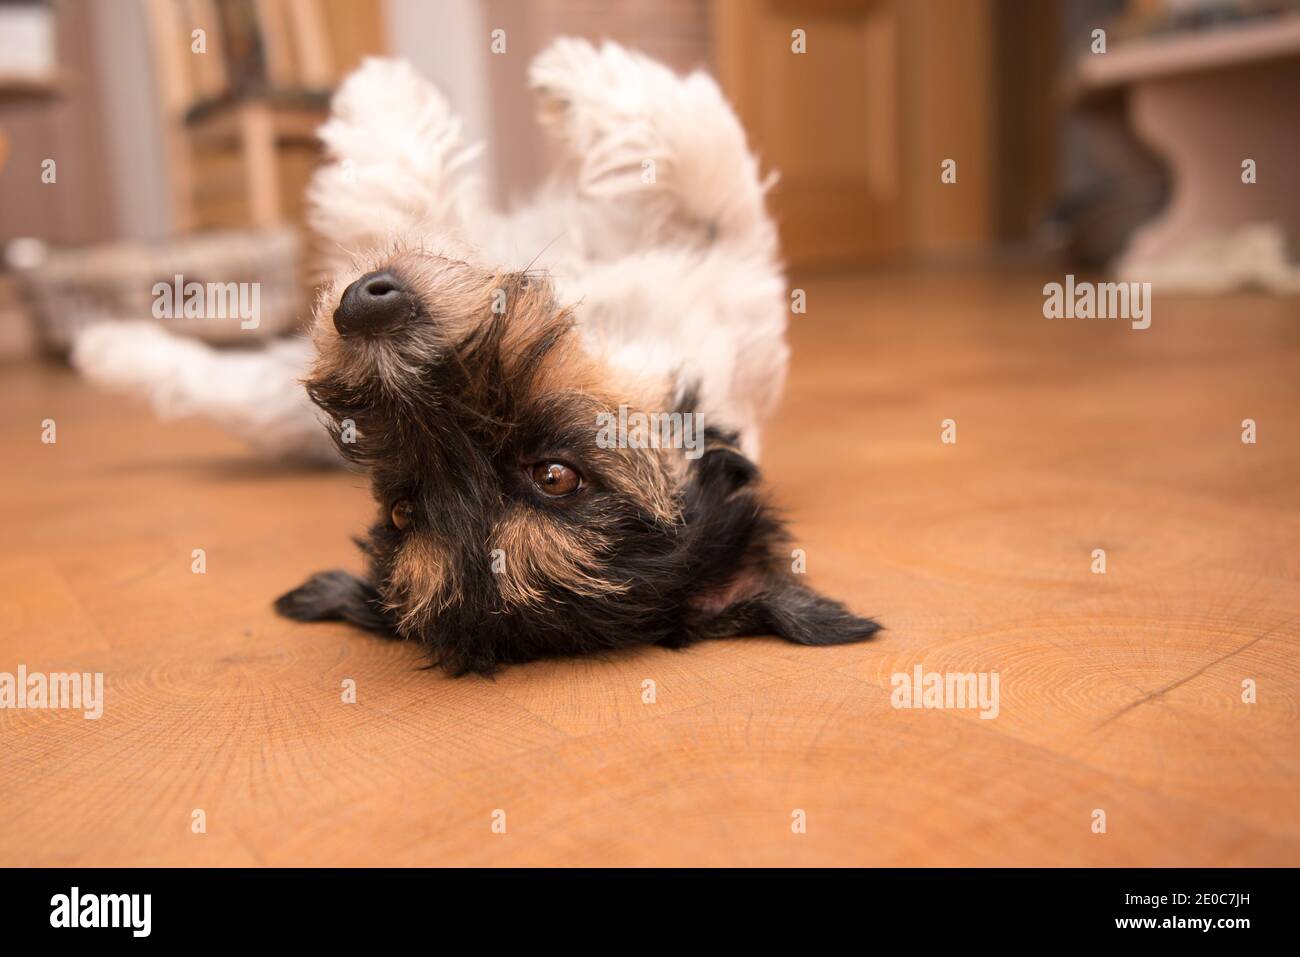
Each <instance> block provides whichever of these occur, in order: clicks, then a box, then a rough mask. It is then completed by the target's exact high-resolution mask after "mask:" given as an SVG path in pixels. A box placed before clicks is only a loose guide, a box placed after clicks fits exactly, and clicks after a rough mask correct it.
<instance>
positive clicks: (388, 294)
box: [334, 272, 416, 337]
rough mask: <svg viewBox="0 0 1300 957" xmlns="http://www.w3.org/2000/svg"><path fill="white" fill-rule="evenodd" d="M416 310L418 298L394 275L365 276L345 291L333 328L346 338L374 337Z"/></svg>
mask: <svg viewBox="0 0 1300 957" xmlns="http://www.w3.org/2000/svg"><path fill="white" fill-rule="evenodd" d="M415 311H416V303H415V297H414V296H413V295H411V293H410V291H409V290H407V288H406V286H404V285H402V281H401V280H400V279H398V278H397V277H396V276H394V275H393V274H392V273H391V272H371V273H366V274H365V275H364V276H362V277H361V278H360V279H358V280H357V281H356V282H354V283H352V285H350V286H348V288H347V289H344V290H343V298H342V299H340V300H339V307H338V308H337V309H335V310H334V328H335V329H337V330H338V333H339V335H341V336H344V337H348V336H368V335H374V334H375V333H377V332H384V331H385V330H389V329H393V328H395V327H396V326H398V325H400V324H401V323H403V322H405V321H406V320H407V319H410V318H411V317H412V316H414V315H415Z"/></svg>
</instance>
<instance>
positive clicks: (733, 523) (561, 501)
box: [278, 250, 877, 673]
mask: <svg viewBox="0 0 1300 957" xmlns="http://www.w3.org/2000/svg"><path fill="white" fill-rule="evenodd" d="M316 341H317V347H318V352H319V358H318V361H317V364H316V367H315V369H314V370H313V372H312V374H311V377H310V378H309V380H308V382H307V389H308V392H309V394H310V395H311V397H312V399H313V400H314V401H315V402H316V403H317V404H318V405H319V406H320V407H321V409H323V410H324V411H325V413H326V414H327V416H328V420H329V427H330V429H331V431H332V433H333V436H334V439H335V442H336V443H337V445H338V447H339V450H340V451H341V452H342V453H343V455H344V456H345V457H347V458H348V459H349V460H351V461H352V462H353V463H355V464H357V465H358V466H360V467H362V468H363V469H364V470H365V471H367V472H368V473H369V476H370V478H371V481H372V484H373V490H374V495H375V498H376V500H377V501H378V504H379V514H378V518H377V520H376V521H375V523H374V525H373V526H372V527H371V529H370V533H369V536H368V537H367V538H366V539H365V540H364V541H363V542H362V543H361V544H362V547H363V549H364V551H365V552H366V554H367V555H368V557H369V566H370V567H369V575H368V578H367V579H364V580H363V579H358V578H354V577H353V576H350V575H347V574H346V573H343V572H326V573H322V574H320V575H317V576H315V577H314V578H312V579H311V580H309V581H308V582H307V583H306V584H304V585H303V586H301V587H300V588H298V589H296V590H295V591H293V592H290V593H289V594H287V595H285V596H284V597H283V598H281V599H280V602H279V603H278V607H279V608H280V610H281V611H282V612H283V613H285V614H287V615H289V616H291V617H295V618H300V619H322V618H345V619H348V620H350V621H353V622H356V623H358V624H362V625H365V626H367V627H370V628H373V629H376V630H382V631H389V632H393V633H396V634H398V635H401V636H403V637H414V638H418V639H419V640H421V641H422V642H423V643H424V644H425V645H426V646H427V647H428V648H429V650H430V652H431V653H432V655H433V657H434V659H435V660H436V661H437V662H438V663H440V664H441V665H443V666H444V667H446V668H447V669H449V670H451V671H453V672H456V673H464V672H490V671H492V670H493V669H494V668H495V667H496V666H498V665H500V664H504V663H509V662H521V661H527V660H530V659H534V658H538V657H542V656H547V655H557V654H573V653H582V652H592V651H598V650H601V649H610V648H616V647H620V646H623V645H628V644H633V643H639V642H658V643H661V644H666V645H673V646H678V645H683V644H686V643H688V642H689V641H691V640H694V639H698V638H704V637H719V636H727V635H739V634H761V633H773V634H778V635H780V636H782V637H784V638H787V639H790V640H792V641H797V642H800V643H804V644H837V643H841V642H845V641H853V640H857V639H860V638H864V637H866V636H868V635H870V634H871V633H873V632H874V631H875V630H876V629H877V625H876V624H875V623H874V622H872V621H870V620H869V619H863V618H857V617H854V616H853V615H851V614H849V613H848V612H847V611H845V610H844V608H843V607H842V606H840V605H839V604H838V603H836V602H834V601H831V600H830V599H827V598H824V597H822V596H820V595H818V594H816V593H815V592H813V591H811V590H809V589H808V588H807V587H806V586H804V585H802V584H801V583H800V582H799V581H798V579H797V576H795V575H794V574H792V573H791V571H790V551H789V549H788V548H784V547H783V543H784V538H783V535H782V530H781V525H780V522H779V521H778V520H777V518H776V517H774V515H773V513H772V511H771V510H770V509H769V508H768V507H767V506H766V505H765V504H764V502H763V499H762V496H761V494H760V489H759V476H758V471H757V469H756V468H755V466H754V465H753V464H752V463H751V462H750V461H749V460H747V459H746V458H745V457H744V456H743V455H742V454H741V453H740V452H739V451H738V449H737V448H736V445H735V442H734V436H731V435H729V434H727V433H726V432H725V431H718V430H715V429H713V428H711V427H709V426H710V425H711V423H700V422H699V420H698V417H697V416H696V415H695V412H696V410H695V409H694V408H693V407H692V400H691V398H690V390H689V388H685V389H684V388H683V387H682V384H680V383H674V382H665V381H642V380H638V379H637V378H635V377H634V376H628V375H625V374H620V373H618V372H616V371H615V369H614V367H613V366H611V365H610V364H608V363H606V362H604V361H602V359H601V358H600V357H599V356H598V355H596V354H595V353H593V352H592V351H591V350H590V349H589V348H588V347H587V346H586V345H584V343H583V341H582V339H581V337H580V336H579V335H578V333H577V331H576V330H575V329H574V326H573V319H572V315H571V313H570V312H569V311H568V310H567V309H566V308H565V307H564V306H563V304H561V303H559V302H557V301H556V297H555V293H554V291H553V288H552V286H551V284H550V283H549V282H548V281H547V280H546V279H545V278H541V277H538V276H535V275H531V274H526V273H504V272H492V271H490V270H488V269H485V268H483V267H480V266H477V265H474V264H471V263H469V262H465V261H460V260H458V259H456V258H454V257H451V256H445V255H433V254H429V253H425V252H422V251H411V250H398V251H390V252H388V253H385V254H383V255H380V256H377V257H375V258H373V259H372V260H370V261H368V262H366V263H364V264H362V265H361V266H359V267H358V268H357V269H356V270H355V271H352V272H348V273H347V274H345V275H344V276H343V277H341V278H340V279H339V280H338V281H337V282H336V283H335V284H334V286H333V287H332V288H331V289H329V290H327V291H326V292H325V293H324V294H323V295H322V297H321V300H320V303H319V305H318V312H317V319H316ZM687 385H689V384H687ZM683 396H685V398H683Z"/></svg>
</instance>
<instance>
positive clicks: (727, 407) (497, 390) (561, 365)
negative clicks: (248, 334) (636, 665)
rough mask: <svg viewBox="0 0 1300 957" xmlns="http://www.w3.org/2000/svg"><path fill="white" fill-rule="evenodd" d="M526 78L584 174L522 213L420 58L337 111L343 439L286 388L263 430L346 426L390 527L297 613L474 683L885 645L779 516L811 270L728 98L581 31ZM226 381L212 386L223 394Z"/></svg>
mask: <svg viewBox="0 0 1300 957" xmlns="http://www.w3.org/2000/svg"><path fill="white" fill-rule="evenodd" d="M529 78H530V82H531V85H532V87H533V88H534V90H536V91H537V93H538V94H539V95H540V99H541V103H542V110H541V118H542V122H543V123H544V124H546V125H547V126H548V127H550V128H551V130H552V131H553V132H554V133H555V134H556V135H557V136H558V137H559V140H560V141H561V142H562V143H563V144H564V146H565V150H566V154H567V158H566V162H565V168H564V169H563V170H562V171H561V172H560V174H559V175H558V176H557V177H555V178H554V179H553V180H552V181H551V182H550V183H549V184H548V185H547V186H546V187H544V188H543V190H542V191H541V193H540V194H539V195H538V196H537V198H536V199H534V200H533V201H532V202H531V203H530V204H529V205H527V206H526V207H524V208H522V209H519V210H516V211H514V212H512V213H510V214H502V213H498V212H495V211H492V210H490V209H488V208H486V206H485V205H484V204H483V203H482V202H481V201H480V200H479V198H478V190H477V188H476V185H475V180H474V177H473V174H472V166H473V160H474V158H475V150H473V149H472V148H466V147H464V146H463V145H462V140H461V136H460V123H459V121H458V120H457V119H456V118H455V117H454V116H453V115H452V113H451V111H450V109H449V107H448V104H447V102H446V100H445V99H444V98H443V97H442V96H441V95H440V93H439V92H438V91H437V90H436V89H435V88H434V87H433V86H432V85H430V84H429V83H427V82H426V81H424V80H423V79H422V78H420V77H419V76H418V75H417V74H416V72H415V71H414V70H413V69H412V68H411V67H410V66H409V65H407V64H405V63H403V62H400V61H392V60H382V59H370V60H367V61H366V62H365V63H364V64H363V65H362V66H361V67H360V68H359V70H358V71H357V72H355V73H354V74H353V75H351V76H350V77H349V78H348V79H347V80H346V81H345V82H344V84H343V85H342V86H341V87H340V89H339V91H338V92H337V94H336V95H335V98H334V101H333V103H332V114H331V118H330V119H329V121H328V122H327V123H326V124H325V125H324V126H323V127H322V129H321V131H320V135H321V139H322V141H323V142H324V144H325V148H326V154H327V162H326V164H325V165H324V166H323V167H322V168H321V169H320V170H319V171H318V172H317V173H316V174H315V176H314V178H313V181H312V183H311V185H310V187H309V191H308V201H309V222H310V225H311V227H312V229H313V231H314V232H315V234H316V235H317V236H319V237H321V239H322V241H323V242H325V243H326V249H325V257H326V266H327V270H328V275H329V277H330V279H329V281H328V282H327V283H326V284H325V285H324V286H323V289H322V292H321V294H320V296H319V298H318V301H317V304H316V308H315V314H314V324H313V333H312V346H311V350H310V351H311V356H312V358H311V359H310V368H309V371H308V372H307V375H306V378H305V385H306V389H305V393H306V397H308V398H309V399H310V401H311V402H312V403H313V404H314V405H315V406H316V407H317V408H318V409H319V410H321V412H322V413H323V420H324V425H325V428H324V429H320V428H319V426H313V427H312V428H306V427H303V428H302V429H301V430H299V429H298V426H297V425H296V424H295V423H298V422H300V421H305V420H306V416H305V415H304V413H303V407H302V403H303V402H304V401H305V400H304V399H303V398H301V393H297V396H295V397H294V398H290V397H289V396H288V395H287V394H285V395H280V396H278V397H276V398H274V399H270V398H268V397H267V395H266V390H267V389H268V388H270V387H269V386H266V385H264V386H263V396H262V401H261V405H260V408H261V410H262V414H263V416H264V417H269V418H270V419H271V420H273V421H272V422H271V423H270V424H268V425H266V426H264V427H259V431H262V432H263V433H265V434H274V435H275V443H276V444H277V445H280V446H288V447H291V448H294V449H297V450H299V451H301V452H303V453H304V454H307V455H309V456H310V455H317V454H322V453H321V452H320V446H319V443H320V438H319V436H322V435H324V436H328V438H329V439H330V440H331V442H332V445H333V449H334V450H335V452H336V453H337V455H339V456H341V457H342V458H343V459H344V460H345V461H346V462H348V463H350V464H351V465H352V466H354V467H357V468H359V469H361V470H362V471H364V472H365V473H366V474H367V475H368V476H369V479H370V481H371V485H372V489H373V492H374V497H375V500H376V502H377V505H378V514H377V517H376V519H375V521H374V522H373V524H372V525H371V527H370V530H369V532H368V534H367V535H366V537H365V538H364V539H360V540H359V544H360V545H361V548H362V550H363V552H364V553H365V556H366V559H367V564H368V571H367V573H366V574H365V575H364V576H356V575H353V574H350V573H348V572H344V571H339V570H333V571H324V572H321V573H318V574H316V575H314V576H312V577H311V578H309V579H308V580H307V581H306V582H305V583H303V584H302V585H300V586H299V587H298V588H296V589H294V590H293V591H290V592H289V593H287V594H285V595H283V596H282V597H281V598H280V599H279V600H278V601H277V602H276V608H277V609H278V610H279V612H280V613H281V614H283V615H285V616H287V617H289V618H293V619H297V620H301V621H318V620H326V619H342V620H345V621H348V622H351V623H353V624H355V625H358V626H361V627H363V628H366V629H369V630H372V631H375V632H379V633H382V634H387V635H393V636H397V637H402V638H408V639H415V640H418V641H419V642H421V643H422V644H423V646H424V647H425V648H427V650H428V652H429V654H430V657H431V660H432V661H433V663H435V664H436V665H438V666H440V667H442V668H444V669H445V670H447V671H448V672H450V673H452V674H456V675H463V674H469V673H478V674H490V673H492V672H493V671H495V670H497V669H498V668H500V667H502V666H504V665H510V664H518V663H522V662H527V661H531V660H534V659H538V658H542V657H548V656H558V655H578V654H589V653H595V652H602V651H608V650H611V649H617V648H621V647H624V646H628V645H634V644H642V643H655V644H659V645H664V646H668V647H674V648H678V647H682V646H685V645H687V644H690V643H692V642H695V641H698V640H702V639H707V638H717V637H726V636H740V635H757V634H775V635H778V636H780V637H782V638H785V639H788V640H790V641H793V642H797V643H800V644H806V645H832V644H841V643H845V642H852V641H858V640H861V639H865V638H867V637H869V636H871V635H872V634H874V633H875V632H876V631H877V630H878V628H879V627H880V626H879V625H878V624H877V623H876V622H874V621H872V620H871V619H868V618H862V617H858V616H856V615H854V614H852V613H850V612H849V611H848V610H846V608H845V607H844V606H843V605H841V604H840V603H838V602H836V601H834V600H832V599H830V598H828V597H825V596H823V595H821V594H818V593H817V592H815V591H813V590H812V589H810V588H809V587H808V586H807V585H805V584H804V583H803V582H802V581H801V580H800V576H798V575H796V574H794V573H793V572H792V571H791V567H790V566H791V563H790V555H791V552H790V549H789V545H788V541H787V538H786V535H785V532H784V530H783V525H782V522H781V520H780V518H779V516H778V515H777V514H776V513H775V512H774V511H773V509H772V508H771V507H770V506H769V505H768V504H767V502H766V500H765V496H764V491H763V485H762V481H761V478H760V473H759V470H758V467H757V464H756V463H757V461H758V459H759V455H760V450H761V445H760V443H761V429H762V425H763V423H764V421H765V420H766V418H767V417H768V416H769V414H770V413H771V412H772V410H773V408H774V406H775V404H776V402H777V400H778V398H779V395H780V391H781V388H782V385H783V380H784V376H785V370H786V365H787V362H788V354H789V353H788V348H787V346H786V343H785V323H786V300H785V288H786V287H785V278H784V275H783V271H782V266H781V263H780V260H779V256H778V244H777V235H776V229H775V226H774V224H773V222H772V220H771V218H770V217H769V215H768V213H767V210H766V206H765V193H766V191H767V188H768V186H769V185H770V180H764V179H763V178H762V177H761V176H760V173H759V167H758V163H757V161H756V160H755V158H754V157H753V155H752V154H751V153H750V151H749V149H748V147H747V144H746V140H745V135H744V132H743V130H742V128H741V126H740V123H739V122H738V120H737V118H736V117H735V115H734V114H733V112H732V111H731V109H730V107H729V106H728V104H727V102H726V100H725V98H724V97H723V95H722V93H721V92H720V90H719V89H718V87H717V85H716V83H715V82H714V81H713V80H712V79H711V78H710V77H709V76H708V75H707V74H705V73H702V72H696V73H692V74H690V75H688V76H685V77H682V76H679V75H677V74H675V73H673V72H672V71H671V70H669V69H668V68H667V67H665V66H663V65H661V64H659V63H657V62H655V61H653V60H651V59H649V58H646V57H644V56H642V55H639V54H637V53H633V52H630V51H628V50H625V49H623V48H622V47H619V46H617V45H615V44H612V43H605V44H603V45H601V46H599V47H596V46H593V45H591V44H589V43H587V42H585V41H580V40H572V39H562V40H559V41H556V42H555V43H553V44H552V45H551V46H550V47H548V48H547V49H546V50H544V51H543V52H542V53H541V54H540V55H539V56H538V57H537V59H536V60H534V62H533V64H532V66H531V70H530V73H529ZM150 335H151V336H158V335H162V334H161V333H151V334H150ZM112 343H113V339H112V337H111V336H107V335H105V336H103V337H102V338H100V339H98V340H96V339H95V337H94V336H91V337H90V338H89V339H88V340H87V342H85V343H81V344H79V346H78V352H79V358H78V362H79V364H80V365H81V366H82V367H83V368H85V369H87V370H88V371H91V372H92V374H93V373H94V370H96V369H99V370H101V374H100V377H101V378H106V377H108V373H107V372H103V371H102V370H104V368H105V366H113V365H114V362H113V361H111V360H112V359H113V356H114V355H115V356H116V361H117V363H118V364H122V363H126V364H127V365H129V364H130V360H128V359H126V358H124V355H123V353H124V352H125V351H126V347H125V346H124V345H122V344H121V342H120V341H119V343H118V345H117V346H114V345H113V344H112ZM192 346H194V344H193V343H187V344H185V347H186V348H189V347H192ZM150 347H151V348H171V346H170V345H168V346H164V345H163V344H162V340H160V339H156V338H154V339H153V340H152V342H151V345H150ZM135 348H139V344H138V343H137V344H136V346H135ZM194 348H196V349H199V350H203V352H204V353H205V356H204V361H209V362H211V361H214V360H213V359H212V358H211V355H210V350H205V349H204V348H203V347H194ZM115 350H116V351H115ZM189 361H192V362H198V361H200V359H199V356H198V353H197V352H196V353H194V355H192V356H191V357H190V360H189ZM278 361H280V362H281V363H282V366H284V367H287V366H292V365H294V364H295V363H296V362H300V361H303V357H301V356H297V357H295V356H293V355H282V356H280V357H279V360H278ZM154 364H155V365H157V364H158V363H157V362H155V363H154ZM163 364H166V363H163ZM283 371H284V369H283V368H280V369H279V371H277V372H276V373H275V375H282V373H283ZM124 377H125V378H129V377H130V376H129V374H128V375H126V376H123V375H122V374H118V378H119V379H122V378H124ZM137 378H139V377H137ZM202 378H203V377H202V376H190V377H189V379H188V381H189V382H190V383H191V387H192V388H193V389H199V390H201V389H211V388H221V387H220V386H211V385H208V384H204V385H201V386H200V385H196V384H195V383H197V382H198V380H200V379H202ZM218 378H219V377H218ZM153 381H154V382H155V383H156V379H154V380H153ZM261 381H262V382H263V383H266V382H268V381H269V379H268V378H267V377H263V378H262V379H261ZM154 391H155V394H156V395H157V394H158V389H157V387H156V385H155V386H154ZM180 391H183V390H178V389H177V388H176V387H175V384H174V383H173V387H172V390H171V392H170V393H169V394H170V395H171V396H172V397H173V399H174V398H175V397H176V396H177V395H178V394H179V392H180ZM185 395H186V396H187V401H188V403H189V408H191V409H193V408H198V409H200V410H202V409H205V408H210V407H212V406H213V405H214V404H215V400H213V399H211V398H210V397H208V396H204V395H201V394H200V395H190V394H189V393H185ZM226 398H227V399H229V401H231V402H238V401H239V399H238V398H237V397H233V396H227V397H226ZM267 409H272V410H274V411H273V412H267V411H266V410H267ZM658 422H664V423H667V424H668V425H670V426H671V428H667V429H658V428H656V427H655V426H654V425H647V423H658ZM630 423H633V424H632V425H629V424H630ZM688 439H689V441H687V440H688Z"/></svg>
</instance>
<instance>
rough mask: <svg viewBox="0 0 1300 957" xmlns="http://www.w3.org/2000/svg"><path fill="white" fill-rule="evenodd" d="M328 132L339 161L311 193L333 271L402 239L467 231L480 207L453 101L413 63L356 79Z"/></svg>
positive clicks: (331, 152) (324, 133) (313, 219)
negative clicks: (470, 217) (465, 227)
mask: <svg viewBox="0 0 1300 957" xmlns="http://www.w3.org/2000/svg"><path fill="white" fill-rule="evenodd" d="M331 110H332V115H331V117H330V119H329V121H328V122H327V123H325V125H324V126H322V127H321V129H320V138H321V140H322V141H323V142H324V144H325V150H326V154H327V155H328V157H329V159H330V162H329V163H328V164H326V165H325V166H323V167H322V168H321V169H320V170H319V171H317V173H316V175H315V176H314V177H313V179H312V182H311V185H310V187H309V188H308V191H307V199H308V204H309V216H308V218H309V222H310V224H311V226H312V229H313V230H314V231H315V233H316V235H317V236H318V237H319V239H320V242H321V246H322V249H321V252H322V254H323V255H324V256H325V257H326V265H330V266H336V267H342V266H346V265H347V264H348V262H349V261H350V260H351V259H352V257H353V256H354V255H355V254H356V253H358V252H361V251H363V250H366V249H369V248H372V247H374V246H376V245H383V244H385V243H388V242H391V241H394V240H403V239H405V240H408V241H409V240H411V239H412V238H413V237H416V238H418V237H419V236H422V235H429V234H447V233H452V234H455V233H458V232H459V231H460V224H461V223H462V221H463V218H464V217H465V216H466V215H467V213H469V211H470V209H471V207H472V206H473V204H474V192H475V183H474V181H473V180H472V179H471V178H469V177H468V176H467V175H466V170H465V167H466V165H467V164H469V163H470V161H471V160H473V159H474V157H475V156H476V155H477V154H478V152H479V148H478V147H477V146H473V147H465V146H463V145H462V141H461V123H460V119H459V118H458V117H456V116H455V115H453V114H452V112H451V108H450V106H448V104H447V100H446V99H445V98H444V97H443V95H442V94H441V93H439V92H438V90H437V89H436V88H435V87H434V86H433V85H432V84H431V83H429V82H428V81H427V80H425V79H424V78H423V77H421V76H420V75H419V74H417V73H416V71H415V69H414V68H413V67H412V66H411V65H410V64H409V63H406V62H405V61H401V60H386V59H380V58H374V57H372V58H369V59H367V60H366V61H365V62H364V63H363V64H362V65H361V67H360V68H359V69H358V70H356V71H355V72H354V73H352V74H351V75H350V76H349V77H348V78H347V80H345V81H344V83H343V85H342V86H341V87H340V88H339V91H338V92H337V93H336V94H335V96H334V100H333V103H332V104H331Z"/></svg>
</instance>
